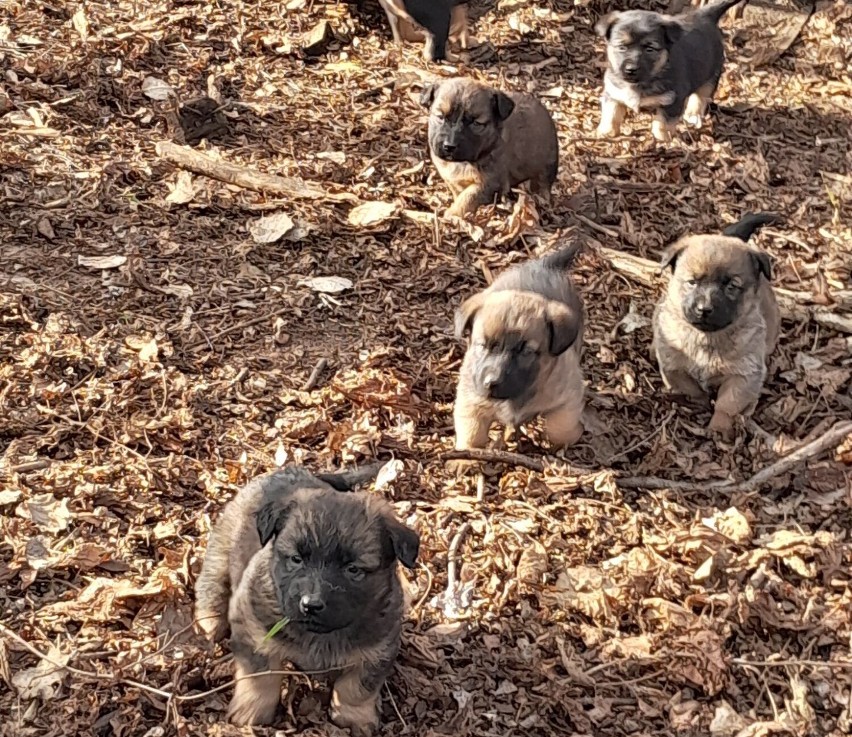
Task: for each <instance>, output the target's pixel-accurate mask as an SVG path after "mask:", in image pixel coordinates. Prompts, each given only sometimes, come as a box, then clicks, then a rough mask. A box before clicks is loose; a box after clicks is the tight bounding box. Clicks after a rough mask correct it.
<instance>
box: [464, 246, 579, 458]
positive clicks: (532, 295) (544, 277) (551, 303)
mask: <svg viewBox="0 0 852 737" xmlns="http://www.w3.org/2000/svg"><path fill="white" fill-rule="evenodd" d="M577 250H578V248H577V246H576V245H572V246H570V247H568V248H565V249H562V250H560V251H556V252H554V253H552V254H549V255H548V256H545V257H544V258H540V259H537V260H535V261H528V262H526V263H524V264H521V265H519V266H515V267H513V268H511V269H509V270H508V271H506V272H504V273H503V274H501V275H500V276H499V277H498V278H497V279H496V280H495V281H494V283H493V284H492V285H491V286H490V287H489V288H488V289H486V290H485V291H483V292H480V293H479V294H475V295H473V296H472V297H470V298H469V299H467V300H466V301H465V302H464V303H462V305H461V306H460V307H459V309H458V311H457V312H456V319H455V328H456V335H457V337H459V338H463V337H465V336H468V347H467V351H466V352H465V356H464V360H463V361H462V366H461V372H460V375H459V383H458V389H457V392H456V402H455V407H454V411H453V416H454V421H455V431H456V449H458V450H465V449H468V448H483V447H485V445H486V444H487V442H488V433H489V431H490V429H491V426H492V424H493V423H495V422H499V423H501V424H503V425H504V426H506V427H507V428H515V427H517V426H518V425H521V424H522V423H524V422H528V421H530V420H532V419H533V418H535V417H537V416H541V417H543V418H544V423H545V429H546V433H547V436H548V439H549V440H550V442H551V443H552V444H553V445H554V446H557V447H563V446H568V445H571V444H573V443H575V442H577V440H578V439H579V438H580V435H581V434H582V432H583V425H582V419H581V418H582V412H583V373H582V370H581V368H580V357H581V349H582V336H583V306H582V303H581V302H580V298H579V297H578V295H577V292H576V291H575V289H574V286H573V284H572V282H571V277H570V276H569V274H568V267H569V266H570V264H571V263H572V261H573V258H574V255H575V254H576V252H577ZM454 465H455V466H456V468H457V469H460V468H464V467H465V464H463V463H462V464H454Z"/></svg>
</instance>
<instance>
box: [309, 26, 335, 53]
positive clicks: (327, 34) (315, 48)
mask: <svg viewBox="0 0 852 737" xmlns="http://www.w3.org/2000/svg"><path fill="white" fill-rule="evenodd" d="M333 40H334V31H333V30H332V28H331V24H330V23H329V22H328V21H327V20H321V21H320V22H319V23H317V24H316V25H315V26H314V27H313V28H312V29H311V30H310V31H308V33H306V34H305V36H304V39H303V41H302V51H304V52H305V54H306V55H307V56H321V55H322V54H324V53H325V52H326V51H328V45H329V44H330V43H331V42H332V41H333Z"/></svg>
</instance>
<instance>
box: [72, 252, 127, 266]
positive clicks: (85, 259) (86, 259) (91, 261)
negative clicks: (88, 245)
mask: <svg viewBox="0 0 852 737" xmlns="http://www.w3.org/2000/svg"><path fill="white" fill-rule="evenodd" d="M126 263H127V256H118V255H116V256H77V265H78V266H85V267H86V268H87V269H117V268H118V267H119V266H124V264H126Z"/></svg>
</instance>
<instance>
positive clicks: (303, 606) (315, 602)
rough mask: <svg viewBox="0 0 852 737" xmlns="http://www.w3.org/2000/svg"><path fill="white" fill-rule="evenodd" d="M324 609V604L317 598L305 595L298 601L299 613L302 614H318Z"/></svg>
mask: <svg viewBox="0 0 852 737" xmlns="http://www.w3.org/2000/svg"><path fill="white" fill-rule="evenodd" d="M323 609H325V602H324V601H323V600H322V599H320V598H319V597H318V596H311V595H309V594H305V595H304V596H303V597H302V598H301V599H299V611H300V612H302V614H319V613H320V612H321V611H322V610H323Z"/></svg>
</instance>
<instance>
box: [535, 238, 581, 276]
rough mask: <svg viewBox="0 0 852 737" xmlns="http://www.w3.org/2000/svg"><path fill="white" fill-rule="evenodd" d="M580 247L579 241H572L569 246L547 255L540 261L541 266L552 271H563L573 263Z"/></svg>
mask: <svg viewBox="0 0 852 737" xmlns="http://www.w3.org/2000/svg"><path fill="white" fill-rule="evenodd" d="M582 247H583V246H582V244H581V243H580V241H574V242H573V243H572V244H571V245H570V246H566V247H565V248H560V249H559V250H558V251H553V252H552V253H548V254H547V255H546V256H544V257H542V259H541V263H542V266H544V267H545V268H547V269H553V270H554V271H565V269H567V268H569V267H570V266H571V264H573V263H574V257H575V256H576V255H577V253H578V252H579V251H580V249H581V248H582Z"/></svg>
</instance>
